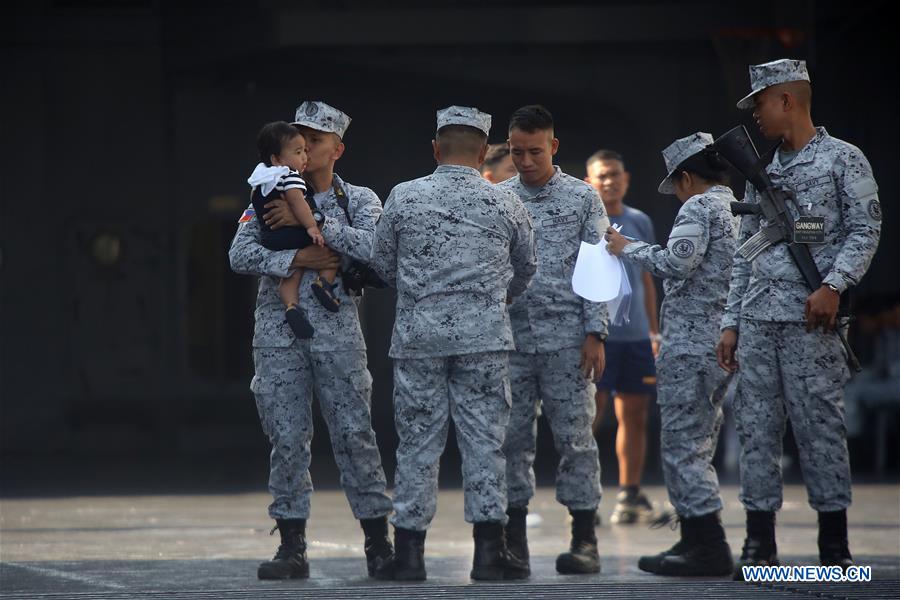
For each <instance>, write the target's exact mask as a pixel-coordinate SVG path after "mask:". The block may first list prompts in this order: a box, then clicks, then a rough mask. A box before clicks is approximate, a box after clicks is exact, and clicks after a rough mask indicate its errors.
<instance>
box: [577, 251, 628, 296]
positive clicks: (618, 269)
mask: <svg viewBox="0 0 900 600" xmlns="http://www.w3.org/2000/svg"><path fill="white" fill-rule="evenodd" d="M621 285H622V265H621V263H620V261H619V259H618V258H617V257H615V256H613V255H611V254H610V253H609V252H607V251H606V240H600V243H598V244H588V243H587V242H581V248H579V249H578V259H577V260H576V261H575V272H574V273H572V291H574V292H575V293H576V294H578V295H579V296H581V297H582V298H585V299H587V300H590V301H591V302H607V301H609V300H612V299H613V298H615V297H616V296H618V295H619V289H620V288H621Z"/></svg>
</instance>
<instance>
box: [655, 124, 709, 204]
mask: <svg viewBox="0 0 900 600" xmlns="http://www.w3.org/2000/svg"><path fill="white" fill-rule="evenodd" d="M712 143H713V136H712V135H710V134H708V133H706V132H705V131H698V132H697V133H692V134H691V135H689V136H687V137H683V138H680V139H677V140H675V141H674V142H672V143H671V144H669V145H668V147H666V149H665V150H663V151H662V155H663V160H664V161H666V170H667V171H668V172H669V173H668V175H666V178H665V179H663V180H662V181H661V182H660V184H659V188H658V189H659V193H660V194H674V193H675V186H674V185H673V184H672V173H674V172H675V169H677V168H678V165H680V164H681V163H683V162H684V161H685V160H687V159H689V158H690V157H692V156H693V155H695V154H697V153H698V152H701V151H702V150H705V149H706V147H707V146H709V145H710V144H712Z"/></svg>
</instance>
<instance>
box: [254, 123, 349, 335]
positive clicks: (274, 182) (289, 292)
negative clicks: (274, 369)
mask: <svg viewBox="0 0 900 600" xmlns="http://www.w3.org/2000/svg"><path fill="white" fill-rule="evenodd" d="M256 146H257V149H258V150H259V158H260V160H261V161H262V162H261V163H259V164H258V165H256V169H254V170H253V173H252V174H251V175H250V178H249V179H248V180H247V183H249V184H250V185H251V186H252V187H253V192H252V196H251V202H252V203H253V208H254V210H255V213H256V217H257V218H258V219H259V227H260V238H261V239H260V243H261V244H262V245H263V246H265V247H266V248H268V249H269V250H291V249H295V248H297V249H299V248H305V247H306V246H309V245H310V244H316V245H318V246H324V245H325V240H324V238H323V237H322V232H321V231H319V227H318V225H317V224H316V220H315V218H314V217H313V210H315V206H314V205H311V204H310V200H309V199H308V198H311V196H309V197H308V196H307V194H306V191H307V190H306V183H305V182H304V181H303V178H302V177H301V176H300V173H301V172H302V171H303V169H304V168H306V161H307V156H306V139H305V138H304V137H303V134H301V133H300V131H299V130H298V129H297V128H296V127H294V126H293V125H290V124H288V123H285V122H284V121H276V122H275V123H269V124H267V125H265V126H264V127H263V128H262V130H260V132H259V136H258V137H257V139H256ZM279 197H283V198H284V200H285V201H286V202H287V203H288V206H289V207H290V209H291V212H292V213H293V215H294V218H296V219H297V221H299V222H300V226H286V227H280V228H278V229H272V228H270V227H269V226H268V225H267V224H266V222H265V220H264V219H263V216H264V215H265V214H266V212H268V209H267V208H265V205H266V204H267V203H268V202H270V201H272V200H274V199H276V198H279ZM336 276H337V269H328V270H322V271H319V275H318V277H316V280H315V281H314V282H313V284H312V290H313V293H314V294H315V296H316V298H317V299H318V300H319V302H320V303H321V304H322V306H324V307H325V308H326V309H328V310H329V311H331V312H337V311H338V310H339V309H340V304H341V301H340V299H338V298H337V297H336V296H335V294H334V288H333V284H334V279H335V277H336ZM302 277H303V269H297V270H295V271H294V273H293V274H292V275H291V276H290V277H287V278H285V279H282V280H281V283H280V285H279V286H278V293H279V296H280V297H281V301H282V302H284V304H285V306H287V310H286V311H285V313H284V316H285V319H286V320H287V322H288V325H290V327H291V330H292V331H293V332H294V335H296V336H297V338H299V339H309V338H311V337H312V336H313V333H315V330H314V329H313V326H312V324H311V323H310V322H309V319H308V318H307V317H306V314H305V313H304V311H303V310H302V309H301V308H300V305H299V304H300V280H301V278H302Z"/></svg>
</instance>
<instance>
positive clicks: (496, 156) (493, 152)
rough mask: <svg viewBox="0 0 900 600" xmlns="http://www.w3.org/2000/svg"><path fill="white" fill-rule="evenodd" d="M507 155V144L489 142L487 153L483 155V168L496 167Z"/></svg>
mask: <svg viewBox="0 0 900 600" xmlns="http://www.w3.org/2000/svg"><path fill="white" fill-rule="evenodd" d="M507 156H509V145H508V144H490V145H489V146H488V150H487V154H485V156H484V166H485V168H491V167H496V166H497V165H499V164H500V163H501V162H502V161H503V159H504V158H506V157H507Z"/></svg>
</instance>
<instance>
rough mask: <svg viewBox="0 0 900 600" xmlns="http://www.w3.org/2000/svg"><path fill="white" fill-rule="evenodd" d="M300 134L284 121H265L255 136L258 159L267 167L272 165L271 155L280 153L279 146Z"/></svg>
mask: <svg viewBox="0 0 900 600" xmlns="http://www.w3.org/2000/svg"><path fill="white" fill-rule="evenodd" d="M298 135H300V136H302V135H303V134H302V133H300V130H299V129H297V128H296V127H294V126H293V125H291V124H290V123H286V122H284V121H275V122H274V123H267V124H265V125H263V128H262V129H260V130H259V135H258V136H256V149H257V151H259V160H260V161H262V162H263V163H264V164H265V165H266V166H267V167H271V166H272V162H271V160H272V155H273V154H281V148H282V146H284V145H285V144H286V143H287V142H289V141H291V140H292V139H294V138H295V137H296V136H298Z"/></svg>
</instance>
